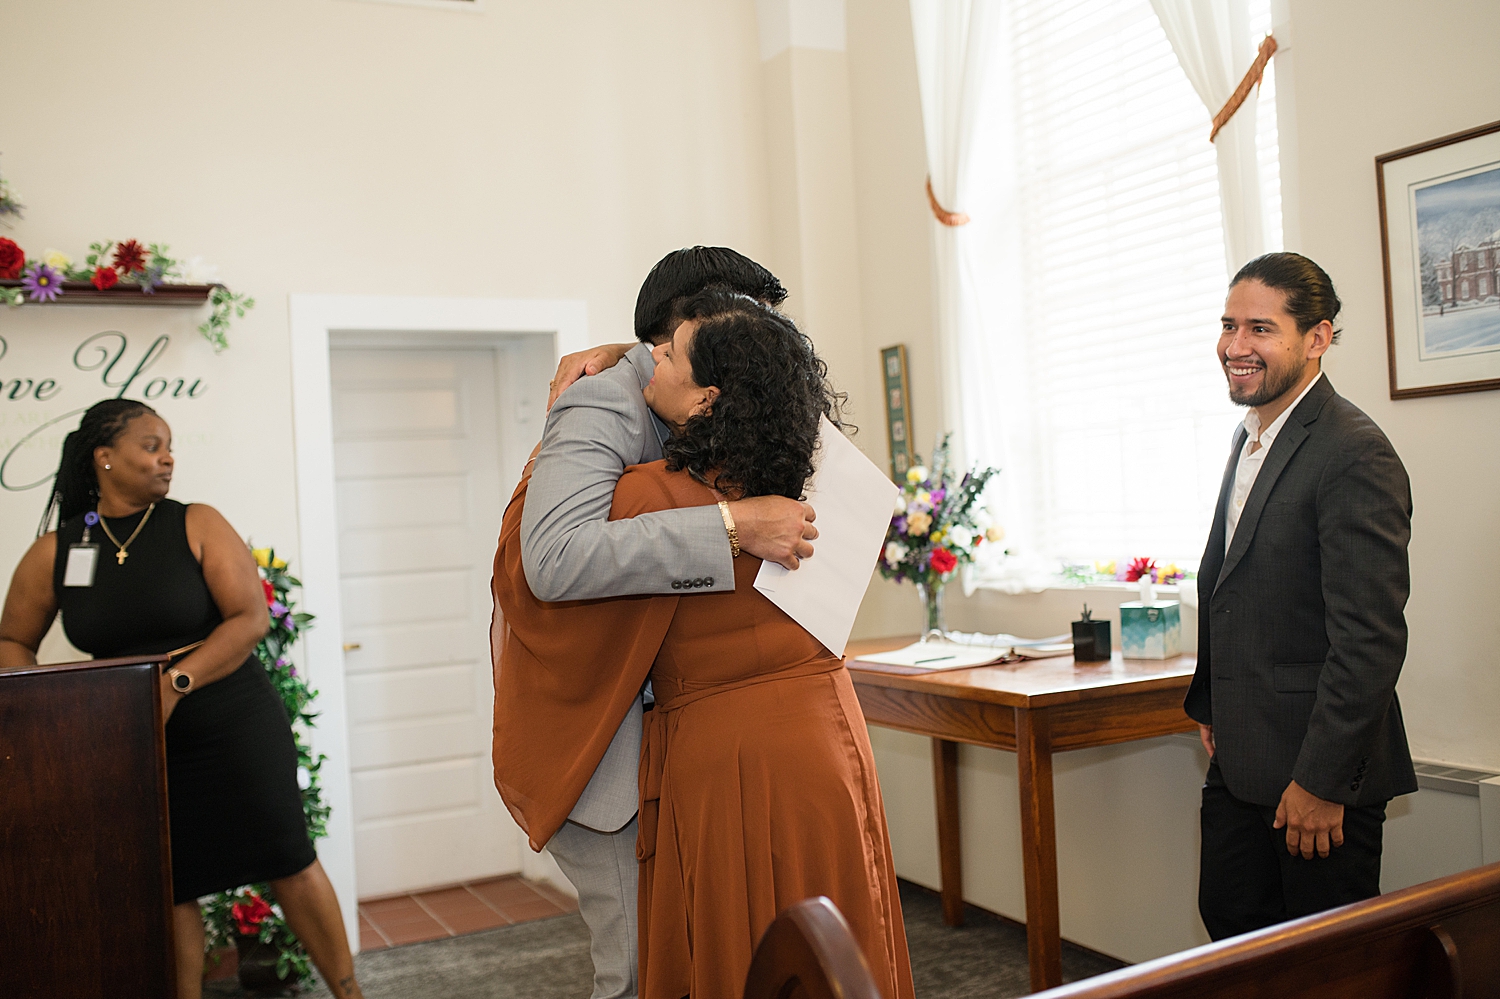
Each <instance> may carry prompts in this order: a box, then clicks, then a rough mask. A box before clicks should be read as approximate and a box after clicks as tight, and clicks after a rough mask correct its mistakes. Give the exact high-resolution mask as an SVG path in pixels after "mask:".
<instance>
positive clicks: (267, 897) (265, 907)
mask: <svg viewBox="0 0 1500 999" xmlns="http://www.w3.org/2000/svg"><path fill="white" fill-rule="evenodd" d="M252 554H254V556H255V562H256V564H257V565H258V566H259V567H260V577H261V585H262V587H263V588H264V589H265V593H266V605H267V607H268V609H269V610H270V614H271V629H270V631H269V632H267V633H266V637H265V638H263V639H261V641H260V644H259V645H257V646H256V647H255V655H256V658H258V659H259V660H260V663H261V665H262V666H263V667H265V670H266V675H267V676H269V677H270V679H271V686H273V687H275V688H276V693H277V694H279V695H280V697H281V703H282V706H283V707H285V708H286V716H287V719H288V721H290V722H291V723H292V737H293V739H294V740H295V741H296V744H297V777H298V783H299V784H300V785H301V787H302V810H303V814H304V815H306V817H307V833H308V835H309V836H310V837H311V838H312V839H313V840H314V841H316V840H319V839H322V838H323V837H324V836H327V835H328V815H329V808H328V805H327V804H325V803H324V801H323V789H322V782H321V780H320V777H319V771H320V770H322V768H323V761H324V760H325V759H326V757H323V756H321V755H319V756H314V755H313V751H312V747H311V746H309V745H308V740H307V730H308V729H310V728H311V727H312V726H313V722H314V719H316V718H317V717H318V716H317V714H316V713H315V712H313V711H310V710H309V707H310V706H311V704H312V701H313V699H314V698H316V697H317V696H318V695H317V691H315V690H313V689H312V688H311V687H310V686H308V683H307V680H306V679H304V678H303V677H302V676H300V675H299V674H298V672H297V667H296V666H294V665H292V662H291V659H290V658H289V656H290V653H291V649H292V646H293V645H295V644H296V642H297V638H298V637H299V636H300V635H301V634H302V632H303V630H304V629H306V628H307V627H308V626H310V625H311V624H312V621H313V616H312V615H311V614H305V613H302V612H300V611H297V610H295V609H294V608H295V606H296V605H295V603H294V602H293V601H292V598H291V591H292V590H293V589H294V588H301V586H302V583H301V581H300V580H298V579H297V578H296V577H294V576H291V575H290V574H288V573H287V564H286V562H285V561H284V560H282V559H279V558H277V557H276V551H275V549H273V548H256V549H252ZM201 905H202V909H203V921H204V924H205V926H206V928H207V946H208V950H209V952H210V953H212V952H213V951H215V950H218V949H220V948H222V947H232V946H234V942H235V938H236V936H241V935H254V936H256V937H257V938H258V939H259V940H260V941H261V942H262V943H265V944H269V945H271V946H272V947H274V948H275V949H276V951H277V952H278V956H277V959H276V972H277V974H278V975H280V976H282V977H288V976H289V980H290V981H293V982H296V983H298V984H305V983H307V982H310V981H311V980H312V973H313V972H312V961H311V959H309V957H308V956H307V951H306V950H305V949H304V948H303V946H302V944H301V942H300V941H299V940H298V939H297V937H296V935H295V934H294V933H292V930H291V927H289V926H287V924H286V918H285V916H284V915H283V914H282V911H281V906H280V905H279V904H277V902H276V897H275V894H274V893H273V892H272V891H271V888H270V886H269V885H263V884H261V885H248V886H246V887H243V888H238V889H236V890H234V891H228V892H221V893H220V894H218V895H213V896H210V897H208V898H206V899H203V900H202V901H201Z"/></svg>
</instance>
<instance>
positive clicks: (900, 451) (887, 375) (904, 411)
mask: <svg viewBox="0 0 1500 999" xmlns="http://www.w3.org/2000/svg"><path fill="white" fill-rule="evenodd" d="M880 375H881V384H883V385H884V386H885V429H886V440H887V441H889V442H890V445H891V478H892V479H895V480H896V481H897V482H899V481H901V480H902V478H904V477H905V475H906V470H907V469H908V468H910V467H911V466H912V451H911V392H910V390H909V389H908V384H909V383H908V380H907V377H906V345H905V344H897V345H896V346H894V347H886V348H885V349H883V350H882V351H881V352H880Z"/></svg>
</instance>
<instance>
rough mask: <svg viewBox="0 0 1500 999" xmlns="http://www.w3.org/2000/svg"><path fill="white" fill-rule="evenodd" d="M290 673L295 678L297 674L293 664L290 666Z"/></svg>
mask: <svg viewBox="0 0 1500 999" xmlns="http://www.w3.org/2000/svg"><path fill="white" fill-rule="evenodd" d="M291 674H292V676H293V677H294V678H295V677H296V675H297V667H295V666H293V667H292V668H291Z"/></svg>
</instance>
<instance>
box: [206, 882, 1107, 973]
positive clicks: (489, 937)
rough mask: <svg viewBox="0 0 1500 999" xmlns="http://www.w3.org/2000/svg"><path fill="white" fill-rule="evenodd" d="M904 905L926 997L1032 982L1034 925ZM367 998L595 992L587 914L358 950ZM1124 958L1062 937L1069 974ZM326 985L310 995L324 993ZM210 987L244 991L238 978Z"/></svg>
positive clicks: (925, 894)
mask: <svg viewBox="0 0 1500 999" xmlns="http://www.w3.org/2000/svg"><path fill="white" fill-rule="evenodd" d="M901 907H902V910H903V912H904V914H905V917H906V935H907V941H908V943H909V945H910V947H911V963H912V976H913V977H914V978H915V980H916V986H917V996H918V997H919V999H1009V997H1011V996H1023V995H1026V994H1027V993H1028V992H1029V991H1030V987H1029V983H1030V977H1029V975H1028V972H1027V970H1026V928H1025V927H1024V926H1020V925H1018V924H1016V923H1012V922H1009V921H1008V920H1004V919H1001V918H1000V917H998V916H993V915H991V914H990V913H988V912H985V911H984V910H982V909H976V908H974V907H973V906H968V907H967V910H966V912H965V915H964V925H963V926H961V927H957V928H950V927H947V926H944V925H943V918H942V906H941V905H940V903H939V901H938V897H937V895H936V893H934V892H931V891H928V890H927V889H925V888H919V887H917V886H916V885H913V884H910V883H908V882H905V881H903V882H901ZM356 967H357V968H358V971H359V979H360V983H361V985H363V987H364V990H365V995H366V996H367V997H368V999H587V997H588V994H589V991H590V985H591V983H592V973H591V967H590V964H589V937H588V930H587V929H585V928H584V925H583V920H581V919H579V918H578V917H577V916H558V917H557V918H554V919H543V920H538V921H537V922H532V923H521V924H519V925H517V926H506V927H502V928H501V929H498V930H487V931H485V932H483V933H474V934H470V935H469V936H464V937H453V938H451V939H448V940H435V941H433V942H432V943H423V944H411V945H409V946H406V947H393V948H390V949H388V950H376V951H370V952H369V953H367V954H361V955H359V957H358V958H356ZM1119 967H1122V965H1121V964H1120V963H1119V962H1118V961H1114V960H1111V959H1110V958H1107V957H1103V956H1102V955H1099V954H1095V953H1094V952H1092V951H1088V950H1084V949H1083V948H1081V947H1074V946H1072V945H1071V944H1066V943H1065V944H1063V978H1064V980H1066V981H1070V982H1071V981H1076V980H1078V979H1080V978H1088V977H1089V976H1091V975H1098V974H1102V973H1104V972H1106V971H1112V970H1114V969H1115V968H1119ZM328 994H329V993H328V992H327V990H325V989H324V988H323V987H322V983H321V982H320V983H319V984H318V986H317V987H316V988H314V989H312V990H310V991H308V992H306V993H304V996H306V997H308V999H324V997H327V996H328ZM204 995H205V996H207V997H221V996H224V997H227V996H240V995H243V993H242V992H241V991H240V990H239V987H238V986H237V985H236V984H235V983H234V982H232V981H230V982H211V983H209V984H208V985H207V986H205V988H204Z"/></svg>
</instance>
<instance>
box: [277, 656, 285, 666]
mask: <svg viewBox="0 0 1500 999" xmlns="http://www.w3.org/2000/svg"><path fill="white" fill-rule="evenodd" d="M276 665H277V666H285V665H286V656H282V657H281V658H280V659H278V660H276Z"/></svg>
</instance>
